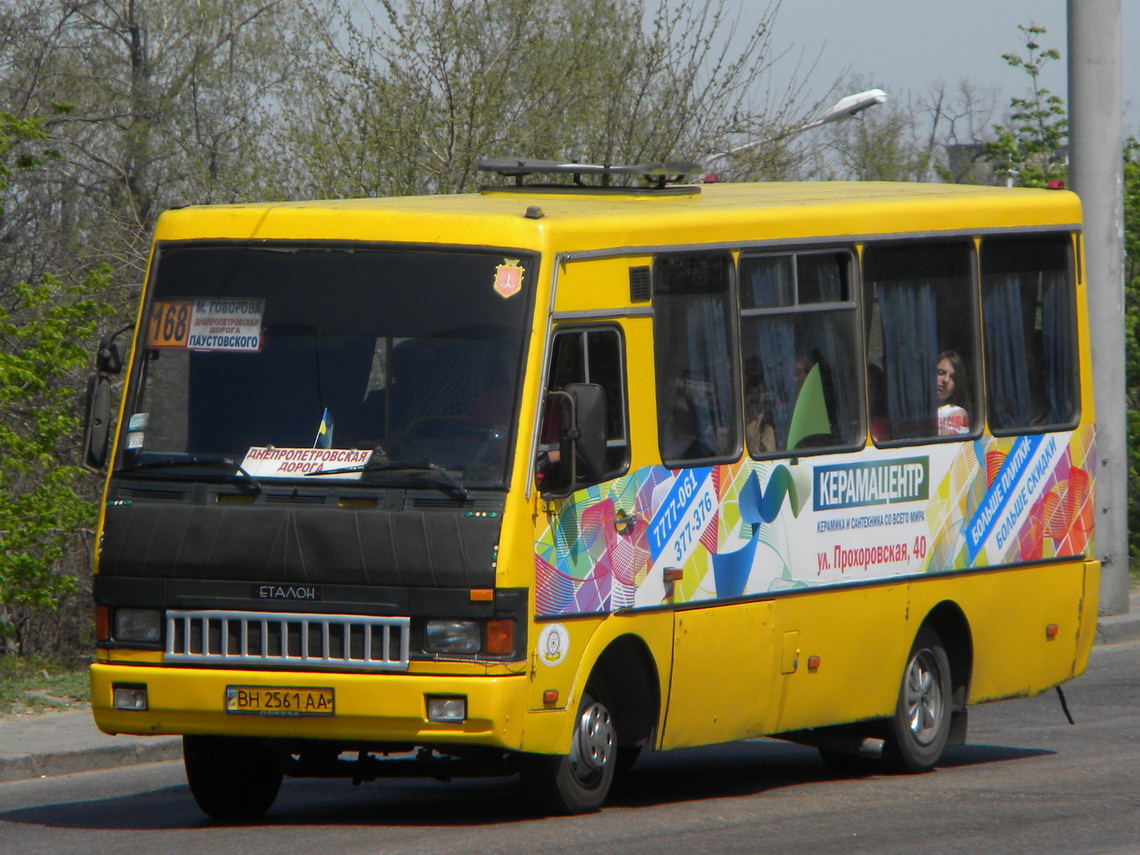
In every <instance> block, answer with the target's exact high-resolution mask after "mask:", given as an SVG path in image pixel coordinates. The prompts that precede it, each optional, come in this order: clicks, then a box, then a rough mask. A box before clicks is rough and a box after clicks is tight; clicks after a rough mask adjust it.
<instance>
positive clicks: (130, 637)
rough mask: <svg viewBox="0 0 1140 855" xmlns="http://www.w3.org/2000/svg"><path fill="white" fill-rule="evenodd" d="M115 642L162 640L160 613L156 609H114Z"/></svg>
mask: <svg viewBox="0 0 1140 855" xmlns="http://www.w3.org/2000/svg"><path fill="white" fill-rule="evenodd" d="M115 639H116V640H117V641H141V642H152V643H153V642H158V641H160V640H161V639H162V612H161V611H159V610H158V609H115Z"/></svg>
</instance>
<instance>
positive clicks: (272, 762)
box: [182, 736, 282, 820]
mask: <svg viewBox="0 0 1140 855" xmlns="http://www.w3.org/2000/svg"><path fill="white" fill-rule="evenodd" d="M182 759H183V763H184V764H185V766H186V780H187V782H188V783H189V784H190V792H191V793H192V794H193V796H194V801H196V802H197V803H198V807H200V808H201V809H202V812H203V813H205V814H206V815H208V816H211V817H213V818H214V819H221V820H243V819H256V818H257V817H259V816H261V815H262V814H263V813H265V812H266V811H267V810H269V808H270V807H271V806H272V805H273V802H274V800H275V799H276V798H277V791H278V790H279V789H280V788H281V778H282V773H281V768H280V766H279V765H278V764H277V761H276V758H275V757H274V755H273V752H272V751H270V750H269V748H267V747H266V746H265V745H264V744H263V743H261V742H259V741H257V740H255V739H243V738H240V737H232V736H184V737H182Z"/></svg>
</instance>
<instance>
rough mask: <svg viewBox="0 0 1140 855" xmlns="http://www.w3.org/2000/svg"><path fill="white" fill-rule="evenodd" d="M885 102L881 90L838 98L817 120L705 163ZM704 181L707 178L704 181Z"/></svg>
mask: <svg viewBox="0 0 1140 855" xmlns="http://www.w3.org/2000/svg"><path fill="white" fill-rule="evenodd" d="M886 100H887V93H886V92H884V91H883V90H882V89H868V90H867V91H866V92H856V93H855V94H854V95H847V96H845V97H843V98H840V99H839V100H838V101H836V102H835V104H833V105H832V106H831V108H830V109H829V110H828V111H827V112H826V113H824V114H823V115H822V116H820V117H819V118H818V119H812V120H811V121H810V122H805V123H804V124H802V125H795V126H793V127H790V128H785V129H784V130H782V131H780V132H779V133H777V134H773V135H772V136H770V137H764V138H763V139H759V140H752V142H747V143H744V144H743V145H738V146H736V147H735V148H730V149H728V150H727V151H722V152H718V153H716V154H711V155H709V156H708V157H707V158H706V159H705V160H706V163H709V164H715V163H716V162H717V161H718V160H720V159H721V158H725V157H731V156H732V155H734V154H739V153H740V152H742V151H748V149H750V148H756V147H757V146H760V145H765V144H767V143H774V142H777V141H779V140H782V139H787V138H788V137H790V136H793V135H795V134H798V133H800V132H802V131H807V130H811V129H812V128H818V127H819V126H820V125H826V124H828V123H829V122H838V121H839V120H840V119H850V118H851V117H852V116H854V115H856V114H857V113H861V112H863V111H864V110H866V109H867V108H869V107H874V106H875V105H876V104H883V103H885V102H886ZM710 177H711V178H712V180H713V181H715V180H716V176H715V174H712V175H710ZM705 180H706V181H708V180H709V178H706V179H705Z"/></svg>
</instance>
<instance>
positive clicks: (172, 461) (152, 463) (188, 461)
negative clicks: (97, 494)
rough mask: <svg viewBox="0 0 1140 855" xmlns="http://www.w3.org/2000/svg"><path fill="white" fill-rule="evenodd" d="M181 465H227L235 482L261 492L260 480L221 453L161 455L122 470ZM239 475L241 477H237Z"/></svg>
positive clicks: (132, 470) (164, 467)
mask: <svg viewBox="0 0 1140 855" xmlns="http://www.w3.org/2000/svg"><path fill="white" fill-rule="evenodd" d="M182 466H228V467H229V468H230V470H231V471H230V472H229V476H230V478H231V480H232V481H233V482H234V483H235V484H248V485H249V486H250V487H253V488H254V491H255V492H258V493H260V492H261V482H260V481H258V480H257V479H256V478H254V477H253V476H252V475H251V474H249V472H248V471H247V470H246V468H245V467H244V466H242V465H241V463H239V462H238V461H237V460H234V458H232V457H226V456H225V455H221V454H205V455H204V454H190V455H181V454H180V455H178V456H173V455H172V456H170V457H162V458H159V459H158V460H144V461H143V462H141V463H136V464H135V465H134V466H125V467H123V470H122V471H124V472H137V471H138V470H140V469H177V468H179V467H182ZM238 476H241V477H238Z"/></svg>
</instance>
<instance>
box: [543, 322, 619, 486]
mask: <svg viewBox="0 0 1140 855" xmlns="http://www.w3.org/2000/svg"><path fill="white" fill-rule="evenodd" d="M570 383H595V384H597V385H599V386H601V387H602V389H603V390H605V393H606V471H605V472H602V473H600V475H598V476H597V477H596V478H594V479H593V480H605V479H608V478H614V477H617V476H618V475H621V474H622V473H623V472H625V470H626V469H627V468H628V466H629V439H628V437H629V433H628V429H627V425H628V423H629V422H628V418H627V416H626V405H625V400H626V398H625V349H624V347H623V340H622V336H621V330H620V329H618V328H617V327H612V326H596V327H575V328H565V329H558V330H557V331H556V332H555V333H554V340H553V342H552V346H551V355H550V371H549V373H548V375H547V386H548V388H549V389H550V390H551V391H555V390H561V389H564V388H565V387H566V386H567V385H568V384H570ZM560 407H561V403H560V400H559V399H558V398H557V397H555V398H551V399H550V400H549V401H548V402H547V404H546V410H545V412H544V416H543V424H542V431H541V434H540V436H539V449H540V452H541V453H542V454H545V455H547V456H549V455H550V454H551V452H553V451H555V450H556V449H557V448H558V436H557V433H558V426H559V425H560V423H561V416H560V412H561V411H560Z"/></svg>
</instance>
